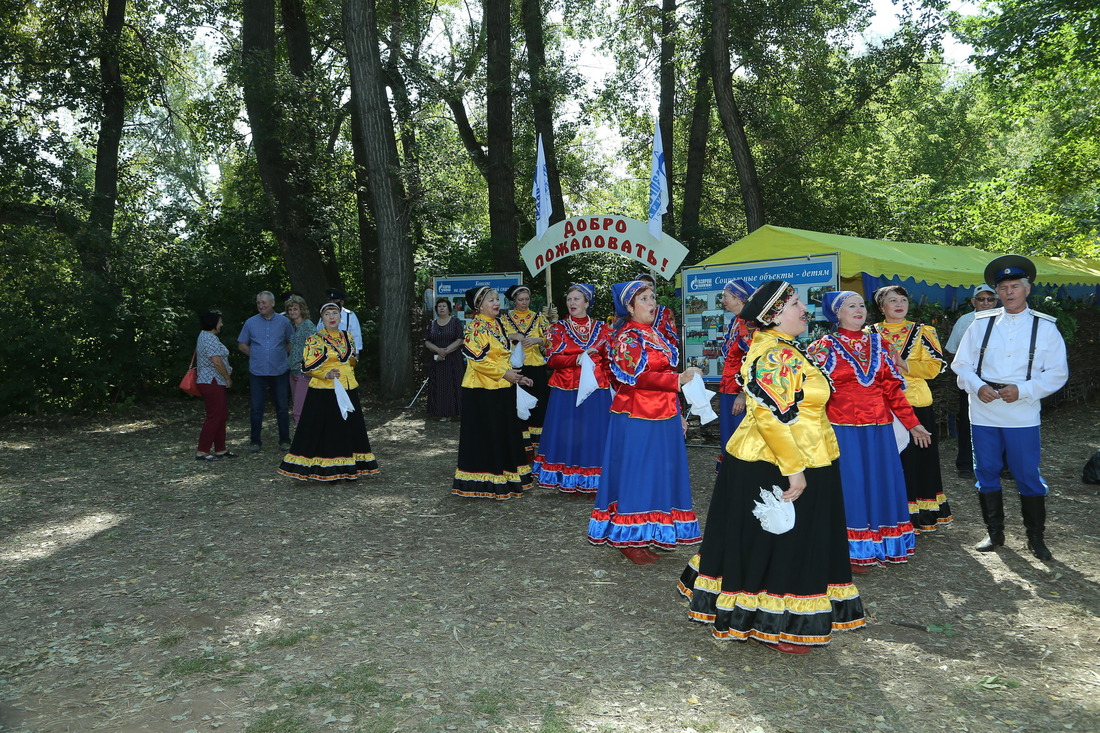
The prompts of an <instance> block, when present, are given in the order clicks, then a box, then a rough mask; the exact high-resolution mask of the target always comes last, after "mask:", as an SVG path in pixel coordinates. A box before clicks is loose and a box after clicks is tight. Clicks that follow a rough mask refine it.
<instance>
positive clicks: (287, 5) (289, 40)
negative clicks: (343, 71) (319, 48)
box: [279, 0, 313, 79]
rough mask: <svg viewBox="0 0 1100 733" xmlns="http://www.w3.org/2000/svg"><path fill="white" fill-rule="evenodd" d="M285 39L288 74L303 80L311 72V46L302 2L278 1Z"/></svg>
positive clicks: (292, 0) (294, 0) (293, 0)
mask: <svg viewBox="0 0 1100 733" xmlns="http://www.w3.org/2000/svg"><path fill="white" fill-rule="evenodd" d="M279 4H280V8H281V10H282V16H283V34H284V36H285V38H286V56H287V64H288V65H289V66H290V73H292V74H294V76H296V77H298V78H299V79H303V78H305V77H307V76H308V75H309V72H310V71H312V70H313V46H312V43H311V42H310V40H309V22H308V21H307V20H306V10H305V8H304V7H303V6H302V0H279Z"/></svg>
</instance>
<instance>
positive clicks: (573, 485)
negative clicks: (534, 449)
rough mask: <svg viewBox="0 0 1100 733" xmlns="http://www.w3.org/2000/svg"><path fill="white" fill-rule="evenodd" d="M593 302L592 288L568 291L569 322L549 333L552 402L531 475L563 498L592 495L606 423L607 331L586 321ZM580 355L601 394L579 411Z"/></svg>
mask: <svg viewBox="0 0 1100 733" xmlns="http://www.w3.org/2000/svg"><path fill="white" fill-rule="evenodd" d="M594 299H595V289H594V288H593V287H592V286H591V285H583V284H582V285H570V286H569V290H568V291H567V292H566V296H565V306H566V308H567V309H568V311H569V316H568V317H567V318H565V319H563V320H560V321H558V322H557V323H555V324H554V325H552V326H551V327H550V349H549V354H548V356H547V365H548V366H549V367H550V370H551V375H550V399H549V403H548V405H547V407H546V422H545V423H544V424H543V430H542V442H541V443H540V444H539V455H538V456H537V457H536V458H535V464H534V467H533V468H532V471H533V472H534V474H535V479H536V480H537V481H538V483H539V485H540V486H544V487H546V488H557V489H558V490H559V491H562V492H564V493H567V494H582V495H583V494H589V495H591V494H595V493H596V488H597V487H598V486H599V483H600V473H601V472H602V470H601V466H602V465H603V447H604V446H603V444H604V438H606V437H607V421H608V419H609V418H610V412H609V410H610V409H611V391H610V390H609V389H608V386H609V375H608V366H607V349H608V344H609V339H610V336H611V329H610V328H608V326H607V324H606V323H604V322H603V321H598V320H596V319H595V318H593V317H592V316H590V315H588V308H589V307H590V306H591V305H592V301H593V300H594ZM583 354H588V356H589V357H590V358H591V359H592V361H593V362H594V363H595V377H596V382H597V384H598V385H599V388H598V389H596V390H595V391H594V392H592V393H591V394H590V395H588V396H587V397H586V398H585V399H584V401H583V402H581V403H580V404H579V405H578V404H577V388H578V386H579V383H580V378H581V365H580V362H581V356H582V355H583Z"/></svg>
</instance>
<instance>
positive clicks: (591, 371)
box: [576, 351, 600, 407]
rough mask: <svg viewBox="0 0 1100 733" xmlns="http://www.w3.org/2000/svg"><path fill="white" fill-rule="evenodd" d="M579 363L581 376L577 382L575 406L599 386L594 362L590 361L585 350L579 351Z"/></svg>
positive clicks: (578, 405) (579, 404)
mask: <svg viewBox="0 0 1100 733" xmlns="http://www.w3.org/2000/svg"><path fill="white" fill-rule="evenodd" d="M580 364H581V378H580V381H579V382H578V383H577V404H576V406H577V407H580V406H581V403H582V402H584V401H585V400H586V399H588V395H590V394H592V393H593V392H595V391H596V390H597V389H599V388H600V383H599V382H598V381H597V380H596V362H594V361H592V357H591V356H589V355H588V352H587V351H585V352H583V353H581V361H580Z"/></svg>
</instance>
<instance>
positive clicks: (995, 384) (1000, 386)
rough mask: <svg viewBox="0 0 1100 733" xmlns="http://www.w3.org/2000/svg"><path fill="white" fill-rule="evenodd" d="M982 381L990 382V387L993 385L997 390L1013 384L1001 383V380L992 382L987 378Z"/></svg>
mask: <svg viewBox="0 0 1100 733" xmlns="http://www.w3.org/2000/svg"><path fill="white" fill-rule="evenodd" d="M982 381H983V382H985V383H986V384H988V385H989V386H990V387H992V388H993V389H995V390H997V391H1000V390H1002V389H1004V388H1005V387H1009V386H1011V385H1008V384H1001V383H1000V382H990V381H989V380H987V379H983V380H982Z"/></svg>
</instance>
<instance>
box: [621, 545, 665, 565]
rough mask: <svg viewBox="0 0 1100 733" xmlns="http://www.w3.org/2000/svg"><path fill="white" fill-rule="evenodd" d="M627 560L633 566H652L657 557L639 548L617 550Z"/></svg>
mask: <svg viewBox="0 0 1100 733" xmlns="http://www.w3.org/2000/svg"><path fill="white" fill-rule="evenodd" d="M619 552H621V553H623V555H624V556H625V557H626V559H627V560H629V561H630V562H632V563H634V564H635V565H652V564H653V563H655V562H657V557H656V556H655V555H652V554H650V553H648V552H646V551H645V550H644V549H642V548H641V547H623V548H621V549H620V550H619Z"/></svg>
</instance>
